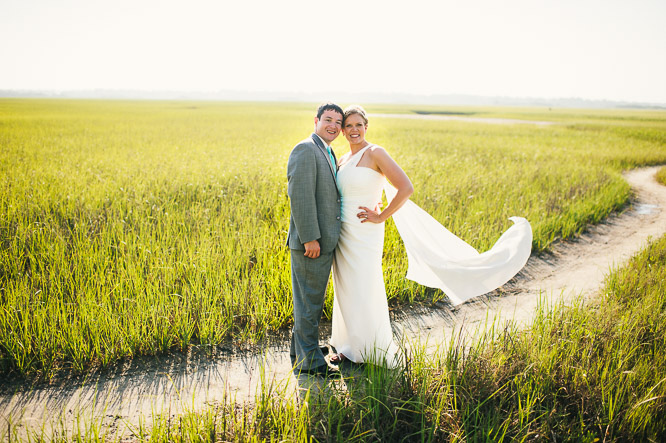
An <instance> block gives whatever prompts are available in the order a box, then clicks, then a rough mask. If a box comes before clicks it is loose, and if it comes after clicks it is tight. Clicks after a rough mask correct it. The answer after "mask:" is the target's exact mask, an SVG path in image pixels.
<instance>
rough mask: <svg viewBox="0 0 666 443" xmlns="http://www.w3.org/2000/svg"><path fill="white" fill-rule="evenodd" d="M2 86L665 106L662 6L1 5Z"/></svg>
mask: <svg viewBox="0 0 666 443" xmlns="http://www.w3.org/2000/svg"><path fill="white" fill-rule="evenodd" d="M0 64H1V65H2V67H1V68H0V89H45V90H56V91H66V90H72V89H97V88H101V89H131V90H147V91H153V90H178V91H192V92H194V91H218V90H229V89H231V90H253V91H278V92H307V93H317V92H322V91H348V92H404V93H414V94H473V95H492V96H514V97H528V96H530V97H549V98H556V97H581V98H588V99H608V100H624V101H642V102H653V103H666V1H665V0H604V1H601V0H552V1H546V0H504V1H499V0H457V1H453V0H439V1H429V0H402V1H393V0H355V1H348V0H340V1H331V0H318V1H313V0H283V1H264V0H233V1H225V0H217V1H213V0H201V1H200V0H189V1H169V0H159V1H158V0H129V1H128V0H112V1H101V0H0Z"/></svg>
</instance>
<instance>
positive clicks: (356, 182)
mask: <svg viewBox="0 0 666 443" xmlns="http://www.w3.org/2000/svg"><path fill="white" fill-rule="evenodd" d="M367 128H368V119H367V117H366V115H365V111H364V110H363V108H361V107H360V106H351V107H349V108H347V109H346V110H345V113H344V116H343V120H342V133H343V134H344V135H345V137H346V138H347V140H348V141H349V148H350V152H349V153H347V154H345V155H344V156H342V157H341V158H340V160H339V162H338V167H339V169H338V175H337V183H338V189H339V191H340V195H341V196H342V229H341V231H340V239H339V240H338V245H337V247H336V250H335V258H334V260H333V292H334V294H335V297H334V301H333V325H332V329H333V330H332V337H331V345H332V346H333V347H334V348H335V349H336V351H337V352H338V354H337V355H333V356H332V357H331V359H330V361H331V363H334V364H338V363H340V362H342V361H343V360H345V359H349V360H351V361H353V362H355V363H361V362H364V361H366V359H368V358H370V357H378V360H379V361H380V362H381V361H382V360H384V359H386V360H387V361H389V360H391V359H392V356H393V355H395V353H396V351H397V346H396V345H395V343H394V342H393V332H392V330H391V323H390V321H389V311H388V302H387V300H386V290H385V288H384V276H383V274H382V252H383V249H384V222H385V221H386V220H387V219H388V218H389V217H390V216H391V215H392V214H393V213H395V212H396V211H397V210H398V209H399V208H400V207H401V206H402V205H404V203H405V202H406V201H407V199H408V198H409V196H410V195H412V192H414V187H413V186H412V182H411V181H410V180H409V178H408V177H407V174H405V172H404V171H403V170H402V169H401V168H400V166H398V164H397V163H396V162H395V161H394V160H393V159H392V158H391V156H390V155H389V154H388V152H386V150H385V149H384V148H382V147H381V146H377V145H373V144H371V143H369V142H368V141H367V140H366V139H365V132H366V130H367ZM387 178H388V180H389V181H390V182H391V183H392V184H393V185H394V186H395V187H396V188H397V193H396V195H395V197H394V198H393V200H391V203H390V204H389V205H388V206H387V207H386V208H385V209H384V210H383V211H381V212H378V211H377V206H378V202H380V201H381V198H382V190H383V189H384V183H385V181H386V179H387ZM370 208H374V209H370Z"/></svg>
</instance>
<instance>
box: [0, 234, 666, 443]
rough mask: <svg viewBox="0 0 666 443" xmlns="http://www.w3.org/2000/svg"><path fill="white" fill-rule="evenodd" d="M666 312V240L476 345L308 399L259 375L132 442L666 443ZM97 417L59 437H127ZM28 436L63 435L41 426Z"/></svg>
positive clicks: (162, 420)
mask: <svg viewBox="0 0 666 443" xmlns="http://www.w3.org/2000/svg"><path fill="white" fill-rule="evenodd" d="M665 313H666V236H664V237H662V238H660V239H658V240H656V241H654V242H652V243H650V244H648V245H647V246H646V247H645V248H644V249H643V250H642V251H641V252H639V253H638V254H637V255H636V256H635V257H633V258H632V259H631V260H630V262H629V263H628V264H627V265H626V266H624V267H622V268H619V269H615V270H612V272H611V273H610V274H609V275H608V276H607V277H606V281H605V285H604V288H603V289H602V291H601V293H600V294H599V295H598V297H597V298H596V299H593V300H591V301H589V302H587V304H583V303H582V302H578V303H574V304H573V305H571V306H564V305H561V304H557V305H555V306H548V305H545V304H542V305H541V306H540V308H539V310H538V312H537V316H536V318H535V320H534V323H533V324H532V325H531V327H530V328H528V329H525V330H518V329H517V328H516V327H515V326H514V325H511V324H509V325H507V326H506V327H501V328H500V327H499V326H500V325H499V324H496V323H492V322H491V324H490V325H489V327H488V328H486V334H482V335H480V336H478V339H477V340H476V341H475V342H473V343H462V342H461V341H460V340H457V339H451V340H449V342H448V343H447V344H445V345H443V347H440V348H439V349H438V350H437V351H436V352H434V353H432V352H426V350H425V347H424V346H418V345H416V346H414V347H413V350H411V351H409V352H408V353H407V354H406V355H407V357H406V358H405V360H404V364H403V365H402V367H401V368H399V369H397V370H386V369H382V368H379V367H376V366H372V365H365V367H363V368H360V369H353V370H350V369H343V373H344V374H345V379H344V383H342V384H336V383H330V384H329V385H328V386H327V388H326V389H318V390H314V389H313V390H309V391H307V392H304V393H301V395H300V396H298V397H295V396H294V395H293V393H292V392H293V391H291V390H289V389H288V388H287V385H286V384H283V383H279V382H276V381H275V380H266V379H265V378H263V377H262V382H263V387H262V389H261V391H260V392H258V393H257V394H256V398H255V400H254V402H253V403H251V404H249V403H248V404H238V403H236V402H235V401H232V399H225V400H224V401H222V402H221V403H219V404H216V405H211V406H208V407H206V408H204V410H202V411H192V412H188V413H185V414H182V415H180V416H172V415H170V414H169V413H168V412H167V411H162V412H156V413H154V414H153V416H152V417H151V418H149V419H147V420H143V421H141V423H140V424H139V425H138V426H135V427H130V429H129V431H128V432H126V433H125V434H124V435H123V438H132V439H137V440H140V441H151V442H163V441H164V442H167V441H210V442H213V441H341V442H342V441H345V442H346V441H358V442H364V441H409V442H411V441H421V442H431V441H453V442H457V441H460V442H462V441H541V440H554V441H587V442H594V441H607V442H615V441H617V442H619V441H654V442H657V441H664V439H665V438H666V414H665V413H664V412H665V410H666V322H665V321H664V318H665V317H664V316H665ZM85 422H86V417H77V419H76V423H85ZM92 423H93V424H92V425H89V424H82V425H81V424H79V425H78V426H77V427H76V428H75V429H74V433H73V434H71V431H68V430H66V428H65V427H64V425H63V431H62V435H70V436H71V440H77V441H101V440H104V441H108V440H113V439H117V438H118V436H117V435H116V434H114V432H113V431H112V430H109V429H106V428H104V426H102V425H101V424H99V423H97V422H95V421H94V420H92ZM3 432H4V430H2V431H0V438H1V437H3V436H4V437H5V438H6V435H3ZM68 432H70V433H69V434H68ZM31 437H32V438H31V440H34V441H44V440H49V441H52V440H51V438H50V437H49V436H48V435H46V434H45V433H43V432H42V433H39V432H37V433H34V434H32V435H31ZM56 440H58V439H57V438H56ZM63 440H66V439H63ZM12 441H16V440H15V438H14V439H13V440H12ZM123 441H124V440H123Z"/></svg>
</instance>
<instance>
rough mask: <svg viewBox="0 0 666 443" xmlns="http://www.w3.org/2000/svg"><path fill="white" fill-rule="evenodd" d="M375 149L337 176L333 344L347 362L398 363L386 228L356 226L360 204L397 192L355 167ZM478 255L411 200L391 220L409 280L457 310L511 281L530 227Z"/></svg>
mask: <svg viewBox="0 0 666 443" xmlns="http://www.w3.org/2000/svg"><path fill="white" fill-rule="evenodd" d="M370 146H372V145H368V146H366V147H365V148H363V149H361V150H360V151H358V152H357V153H356V154H354V155H352V156H351V158H350V159H349V160H348V161H347V162H346V163H345V164H343V165H342V166H341V167H340V169H339V171H338V175H337V181H338V189H339V190H340V194H341V195H342V230H341V232H340V239H339V241H338V246H337V248H336V250H335V259H334V261H333V289H334V293H335V298H334V302H333V325H332V336H331V345H332V346H333V347H335V348H336V350H337V352H339V353H342V354H344V355H345V356H346V357H347V358H349V359H350V360H352V361H354V362H356V363H361V362H365V361H372V362H375V363H379V364H385V365H387V366H395V365H397V364H398V360H397V357H396V353H397V351H398V347H397V346H396V344H395V342H394V341H393V333H392V330H391V324H390V321H389V312H388V302H387V300H386V290H385V287H384V277H383V274H382V252H383V248H384V224H383V223H382V224H374V223H370V222H367V223H361V220H360V219H359V218H358V217H357V216H356V214H357V213H358V212H359V206H366V207H369V208H374V207H375V206H376V204H377V203H378V202H379V201H381V195H382V190H384V191H385V192H386V198H387V200H389V201H391V200H392V199H393V197H395V194H396V190H395V188H393V187H392V186H390V185H389V184H388V183H387V182H386V179H385V178H384V176H383V175H382V174H380V173H378V172H377V171H375V170H373V169H370V168H365V167H359V166H357V165H358V163H359V161H360V160H361V157H362V156H363V153H364V152H365V151H366V150H367V149H368V148H369V147H370ZM511 220H512V221H513V222H514V224H513V226H511V227H510V228H509V229H507V230H506V232H504V234H502V236H501V237H500V238H499V240H497V242H496V243H495V244H494V245H493V247H492V248H491V249H490V250H488V251H486V252H484V253H482V254H480V253H479V252H478V251H476V249H474V248H473V247H472V246H470V245H468V244H467V243H465V242H464V241H463V240H461V239H460V238H458V237H456V236H455V235H454V234H452V233H451V232H449V231H448V230H447V229H446V228H445V227H444V226H442V225H441V224H439V222H437V220H435V219H434V218H432V217H431V216H430V215H429V214H428V213H427V212H425V211H424V210H423V209H421V208H420V207H418V206H417V205H416V204H414V203H413V202H412V201H410V200H408V201H407V202H406V203H405V204H404V205H403V206H402V207H401V208H400V209H399V210H398V211H396V212H395V213H394V214H393V221H394V222H395V225H396V228H397V229H398V233H399V234H400V237H401V238H402V241H403V243H404V245H405V250H406V251H407V259H408V270H407V275H406V278H408V279H410V280H413V281H415V282H417V283H419V284H422V285H424V286H428V287H432V288H439V289H441V290H443V291H444V292H445V293H446V295H447V296H448V297H449V299H450V300H451V302H452V303H453V304H454V305H457V304H460V303H462V302H464V301H466V300H468V299H470V298H472V297H476V296H479V295H482V294H485V293H487V292H490V291H492V290H494V289H497V288H498V287H500V286H502V285H503V284H504V283H506V282H507V281H509V280H510V279H511V278H513V276H515V275H516V274H517V273H518V272H519V271H520V270H521V269H522V268H523V266H525V263H527V260H528V258H529V256H530V253H531V251H532V228H531V227H530V224H529V223H528V222H527V220H525V219H524V218H522V217H511Z"/></svg>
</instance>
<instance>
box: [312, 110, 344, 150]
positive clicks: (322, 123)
mask: <svg viewBox="0 0 666 443" xmlns="http://www.w3.org/2000/svg"><path fill="white" fill-rule="evenodd" d="M341 129H342V114H340V113H339V112H336V111H333V110H331V109H327V110H326V111H324V112H323V113H322V114H321V118H317V117H315V133H316V134H317V135H318V136H319V137H321V138H322V139H323V140H324V141H325V142H326V143H327V144H329V145H330V144H331V142H332V141H333V140H335V138H336V137H337V136H338V134H340V130H341Z"/></svg>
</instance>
